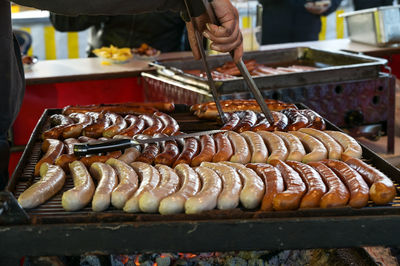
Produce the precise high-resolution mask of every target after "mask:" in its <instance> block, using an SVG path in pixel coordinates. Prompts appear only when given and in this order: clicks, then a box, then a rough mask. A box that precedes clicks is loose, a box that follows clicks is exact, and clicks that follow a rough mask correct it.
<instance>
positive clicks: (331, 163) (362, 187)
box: [322, 160, 369, 208]
mask: <svg viewBox="0 0 400 266" xmlns="http://www.w3.org/2000/svg"><path fill="white" fill-rule="evenodd" d="M322 162H323V163H324V164H326V165H327V166H328V167H329V168H331V169H332V170H333V171H334V172H335V174H337V176H339V177H340V179H341V180H342V181H343V183H345V184H346V186H347V188H348V189H349V191H350V201H349V205H350V206H351V207H354V208H361V207H364V206H366V205H367V204H368V198H369V188H368V185H367V183H365V181H364V179H363V178H362V176H361V175H360V174H359V173H358V172H357V171H356V170H354V169H353V168H351V167H350V166H348V165H347V164H346V163H344V162H341V161H337V160H323V161H322Z"/></svg>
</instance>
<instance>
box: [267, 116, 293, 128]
mask: <svg viewBox="0 0 400 266" xmlns="http://www.w3.org/2000/svg"><path fill="white" fill-rule="evenodd" d="M271 114H272V116H273V118H274V124H273V125H272V130H278V131H284V130H286V127H287V126H288V124H289V118H287V116H286V115H284V114H282V113H281V112H275V111H271ZM266 131H269V130H266Z"/></svg>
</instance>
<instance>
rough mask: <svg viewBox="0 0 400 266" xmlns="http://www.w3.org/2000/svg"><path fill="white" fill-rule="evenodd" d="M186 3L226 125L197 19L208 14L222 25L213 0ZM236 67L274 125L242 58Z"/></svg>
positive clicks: (187, 0) (214, 94) (213, 93)
mask: <svg viewBox="0 0 400 266" xmlns="http://www.w3.org/2000/svg"><path fill="white" fill-rule="evenodd" d="M184 1H185V5H186V10H187V13H188V16H189V18H190V21H191V22H192V24H193V28H194V32H195V37H196V42H197V46H198V47H199V51H200V55H201V60H202V62H203V67H204V70H205V72H206V75H207V80H208V84H209V86H210V88H211V93H212V95H213V98H214V101H215V105H216V106H217V110H218V114H219V116H220V118H221V121H222V123H225V122H226V121H225V116H224V112H223V110H222V107H221V103H220V102H219V95H218V91H217V88H216V87H215V83H214V80H213V78H212V75H211V71H210V67H209V65H208V62H207V57H206V53H205V51H204V47H203V42H202V37H201V34H200V31H199V29H200V27H199V26H198V25H197V22H196V20H195V17H198V16H200V15H202V14H203V13H205V12H207V15H208V17H209V18H210V21H211V23H213V24H215V25H220V23H219V21H218V19H217V17H216V16H215V12H214V8H213V6H212V4H211V3H212V1H213V0H184ZM230 55H231V56H232V59H233V57H234V51H231V52H230ZM236 66H237V68H238V69H239V70H240V73H241V74H242V76H243V78H244V80H245V81H246V83H247V85H248V87H249V89H250V92H251V93H252V94H253V96H254V98H255V100H256V101H257V103H258V105H259V106H260V108H261V111H262V112H263V113H264V115H265V118H266V119H267V120H268V122H269V123H271V124H273V123H274V118H273V116H272V113H271V111H270V110H269V108H268V106H267V104H266V102H265V101H264V99H263V97H262V95H261V92H260V90H259V89H258V88H257V85H256V83H255V82H254V80H253V78H252V77H251V75H250V73H249V71H248V70H247V68H246V65H245V64H244V63H243V60H242V58H240V60H239V62H237V63H236Z"/></svg>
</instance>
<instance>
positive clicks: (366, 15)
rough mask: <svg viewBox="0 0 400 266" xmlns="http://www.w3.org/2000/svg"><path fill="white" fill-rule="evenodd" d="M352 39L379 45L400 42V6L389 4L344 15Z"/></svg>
mask: <svg viewBox="0 0 400 266" xmlns="http://www.w3.org/2000/svg"><path fill="white" fill-rule="evenodd" d="M342 16H343V17H344V18H345V20H346V24H347V32H348V35H349V38H350V39H351V40H352V41H356V42H362V43H367V44H372V45H377V46H387V45H390V44H393V43H398V42H400V11H399V6H387V7H379V8H371V9H365V10H360V11H355V12H350V13H346V14H343V15H342Z"/></svg>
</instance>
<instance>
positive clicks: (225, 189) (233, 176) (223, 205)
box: [200, 162, 242, 210]
mask: <svg viewBox="0 0 400 266" xmlns="http://www.w3.org/2000/svg"><path fill="white" fill-rule="evenodd" d="M200 166H204V167H208V168H210V169H212V170H214V171H215V172H217V174H218V175H219V176H220V178H221V180H222V184H223V185H222V191H221V193H220V194H219V197H218V201H217V208H218V209H220V210H230V209H234V208H236V207H237V206H238V205H239V200H240V191H241V189H242V181H241V180H240V176H239V175H238V173H236V171H235V169H233V168H232V167H230V166H227V165H225V164H222V163H209V162H203V163H201V165H200Z"/></svg>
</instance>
